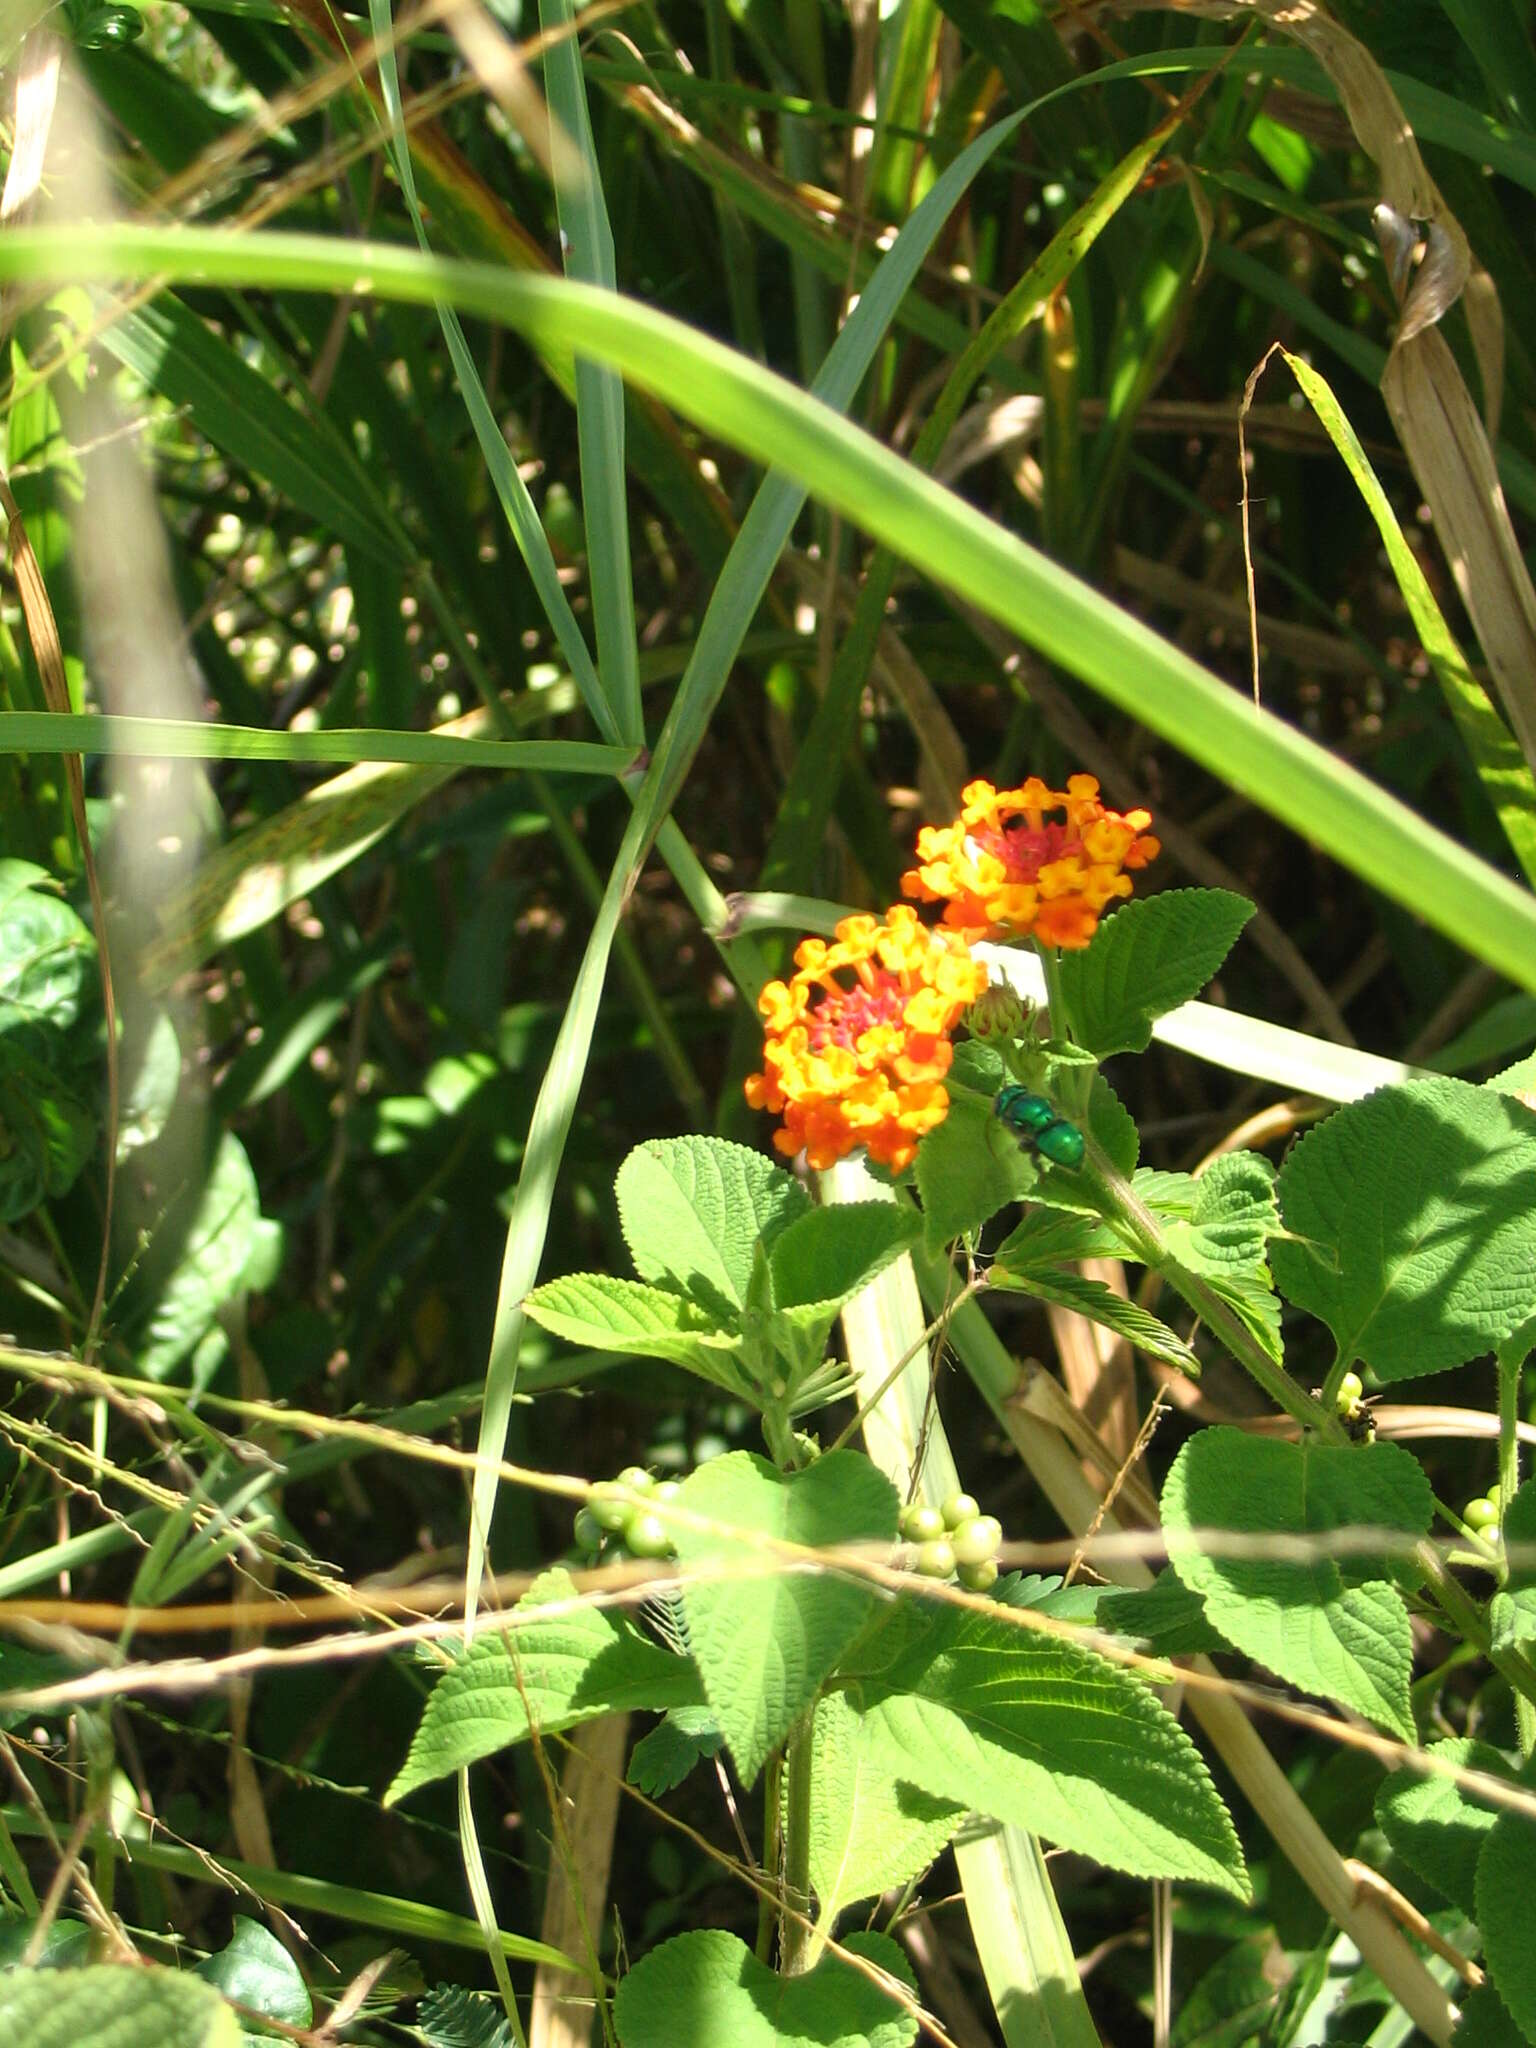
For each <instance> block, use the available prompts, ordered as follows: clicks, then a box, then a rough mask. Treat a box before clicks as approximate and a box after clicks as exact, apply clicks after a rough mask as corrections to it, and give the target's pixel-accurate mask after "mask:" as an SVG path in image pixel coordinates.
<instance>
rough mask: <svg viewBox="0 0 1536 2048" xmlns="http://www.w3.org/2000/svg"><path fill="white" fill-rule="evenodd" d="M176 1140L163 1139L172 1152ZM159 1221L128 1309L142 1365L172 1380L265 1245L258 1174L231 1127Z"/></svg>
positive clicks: (158, 1376)
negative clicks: (198, 1178)
mask: <svg viewBox="0 0 1536 2048" xmlns="http://www.w3.org/2000/svg"><path fill="white" fill-rule="evenodd" d="M177 1142H178V1140H177V1139H176V1138H175V1137H174V1136H172V1135H168V1136H167V1137H166V1138H165V1140H164V1141H163V1143H164V1144H165V1146H166V1148H167V1151H168V1152H169V1154H170V1156H171V1157H172V1158H173V1159H174V1158H175V1156H176V1155H175V1151H174V1147H175V1145H176V1144H177ZM157 1220H158V1225H159V1227H158V1229H157V1231H156V1233H155V1237H154V1240H153V1243H152V1247H151V1261H150V1264H149V1266H148V1267H147V1268H146V1269H145V1270H144V1271H143V1272H142V1273H140V1274H139V1275H136V1276H135V1280H134V1282H133V1292H132V1295H131V1297H130V1303H129V1307H128V1309H127V1315H128V1316H129V1317H130V1318H131V1319H132V1320H133V1322H134V1323H135V1325H136V1334H137V1338H138V1360H139V1368H140V1370H141V1371H142V1372H144V1373H146V1374H147V1375H148V1376H149V1378H151V1379H168V1378H169V1377H170V1376H171V1374H172V1373H173V1372H174V1371H175V1370H176V1368H177V1367H178V1366H179V1365H181V1364H182V1362H183V1361H184V1360H185V1359H186V1358H187V1357H188V1355H189V1354H190V1353H191V1352H192V1351H193V1350H194V1349H195V1348H196V1346H197V1345H198V1343H199V1341H200V1340H201V1339H202V1337H203V1336H204V1335H205V1333H206V1332H207V1330H208V1328H209V1326H210V1324H211V1323H212V1322H213V1319H214V1317H215V1316H216V1315H217V1314H218V1312H219V1310H220V1309H221V1308H222V1307H223V1306H224V1304H225V1303H226V1302H227V1301H228V1300H229V1299H230V1297H231V1296H232V1295H234V1294H236V1293H237V1292H238V1291H239V1289H240V1288H241V1286H242V1285H243V1284H245V1282H246V1273H247V1268H248V1267H249V1266H250V1264H251V1262H252V1260H253V1259H255V1258H257V1257H259V1256H261V1255H262V1254H263V1253H264V1252H265V1250H266V1249H267V1241H266V1240H265V1239H264V1238H263V1235H262V1231H261V1228H260V1226H261V1221H262V1218H261V1196H260V1194H259V1192H258V1190H257V1187H256V1176H255V1174H254V1173H253V1171H252V1170H251V1162H250V1159H249V1158H248V1156H247V1154H246V1150H245V1147H244V1146H243V1145H242V1144H241V1143H240V1140H239V1139H238V1138H237V1137H236V1136H235V1135H234V1133H233V1132H232V1131H226V1132H225V1133H224V1135H223V1137H222V1138H221V1139H220V1140H219V1143H218V1147H217V1149H216V1151H215V1152H214V1154H213V1159H212V1162H211V1164H210V1166H209V1169H208V1173H207V1177H206V1179H204V1180H203V1181H202V1182H201V1185H198V1184H197V1183H196V1182H194V1183H192V1184H191V1186H190V1187H188V1188H187V1189H185V1190H184V1191H183V1193H182V1194H181V1195H180V1196H179V1197H178V1199H177V1200H176V1201H175V1202H174V1203H172V1204H170V1205H168V1206H167V1207H166V1208H165V1210H164V1211H163V1214H162V1215H161V1217H160V1218H159V1219H157Z"/></svg>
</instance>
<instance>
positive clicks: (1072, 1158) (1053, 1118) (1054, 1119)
mask: <svg viewBox="0 0 1536 2048" xmlns="http://www.w3.org/2000/svg"><path fill="white" fill-rule="evenodd" d="M992 1108H993V1110H994V1112H995V1113H996V1115H997V1117H998V1118H999V1120H1000V1121H1001V1122H1002V1123H1005V1124H1006V1125H1007V1126H1008V1128H1009V1130H1010V1131H1012V1132H1013V1134H1014V1136H1015V1137H1016V1138H1017V1139H1018V1141H1019V1144H1020V1146H1021V1148H1022V1149H1023V1150H1024V1151H1026V1152H1039V1153H1041V1154H1042V1156H1043V1157H1045V1158H1046V1159H1049V1160H1050V1161H1051V1163H1052V1165H1053V1166H1070V1167H1078V1166H1081V1165H1082V1163H1083V1152H1084V1145H1083V1134H1082V1132H1081V1131H1080V1130H1079V1129H1078V1128H1077V1125H1076V1124H1072V1123H1068V1122H1067V1120H1066V1118H1065V1117H1061V1116H1058V1115H1057V1114H1056V1112H1055V1110H1054V1109H1053V1108H1052V1107H1051V1105H1050V1103H1049V1102H1047V1101H1046V1099H1045V1097H1044V1096H1043V1095H1036V1094H1034V1093H1033V1091H1032V1090H1030V1089H1028V1088H1026V1087H1024V1086H1023V1085H1022V1084H1021V1083H1020V1082H1018V1081H1010V1082H1009V1083H1008V1085H1007V1087H1006V1088H1000V1089H999V1090H998V1093H997V1100H996V1101H995V1102H994V1103H993V1105H992Z"/></svg>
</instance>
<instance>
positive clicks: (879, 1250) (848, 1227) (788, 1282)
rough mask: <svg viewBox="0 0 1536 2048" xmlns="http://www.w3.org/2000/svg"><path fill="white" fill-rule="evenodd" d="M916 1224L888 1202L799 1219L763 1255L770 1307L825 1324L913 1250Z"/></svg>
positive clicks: (838, 1207) (841, 1206) (845, 1205)
mask: <svg viewBox="0 0 1536 2048" xmlns="http://www.w3.org/2000/svg"><path fill="white" fill-rule="evenodd" d="M922 1228H923V1225H922V1219H921V1218H920V1217H918V1216H916V1215H914V1214H913V1212H912V1211H911V1210H910V1209H903V1208H900V1207H898V1206H897V1204H895V1203H894V1202H839V1203H837V1204H835V1205H834V1206H832V1207H830V1208H826V1209H813V1210H811V1212H810V1214H809V1215H806V1216H801V1217H800V1218H798V1220H797V1221H795V1222H794V1223H791V1224H790V1226H789V1227H788V1229H787V1230H785V1231H784V1232H782V1234H781V1235H780V1236H779V1237H777V1238H776V1239H775V1240H774V1244H773V1248H772V1250H771V1251H770V1252H769V1255H768V1270H769V1273H770V1274H771V1276H772V1280H773V1305H774V1308H775V1310H776V1311H777V1312H778V1313H780V1314H784V1313H788V1314H790V1315H792V1316H793V1317H795V1318H796V1319H797V1320H798V1321H800V1322H802V1323H808V1322H810V1321H812V1320H815V1319H819V1318H821V1317H825V1318H826V1321H827V1325H828V1327H829V1328H830V1326H831V1320H832V1318H833V1316H835V1315H836V1313H837V1311H838V1310H839V1309H840V1308H841V1307H842V1305H843V1303H844V1302H845V1301H850V1300H852V1298H853V1296H854V1295H855V1294H857V1293H858V1292H859V1291H860V1289H861V1288H863V1287H866V1286H868V1284H869V1282H870V1281H871V1280H873V1279H874V1278H875V1277H876V1275H877V1274H879V1273H883V1272H884V1271H885V1268H886V1267H887V1266H888V1265H889V1264H890V1263H891V1261H892V1260H893V1259H896V1258H899V1257H900V1256H901V1254H902V1253H903V1252H904V1251H905V1250H906V1249H907V1248H908V1246H909V1245H911V1244H914V1243H915V1242H916V1240H917V1238H918V1237H919V1236H920V1234H921V1232H922Z"/></svg>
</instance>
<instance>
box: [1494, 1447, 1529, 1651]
mask: <svg viewBox="0 0 1536 2048" xmlns="http://www.w3.org/2000/svg"><path fill="white" fill-rule="evenodd" d="M1500 1533H1501V1534H1502V1536H1503V1538H1504V1543H1505V1545H1506V1547H1507V1549H1508V1551H1509V1555H1510V1563H1509V1576H1508V1577H1507V1578H1506V1579H1505V1581H1504V1584H1503V1585H1502V1586H1501V1587H1500V1588H1499V1590H1498V1591H1497V1592H1496V1593H1495V1594H1494V1596H1493V1598H1492V1600H1490V1601H1489V1603H1488V1626H1489V1629H1490V1631H1491V1632H1492V1636H1493V1647H1494V1649H1495V1650H1499V1651H1503V1650H1511V1649H1513V1648H1514V1647H1515V1646H1516V1644H1519V1643H1529V1642H1536V1561H1533V1560H1536V1479H1527V1481H1526V1482H1525V1484H1524V1486H1522V1487H1521V1488H1520V1491H1519V1492H1518V1493H1517V1494H1516V1495H1515V1497H1514V1499H1513V1500H1512V1501H1510V1503H1509V1505H1508V1506H1507V1507H1506V1508H1505V1510H1504V1514H1503V1519H1502V1527H1501V1532H1500Z"/></svg>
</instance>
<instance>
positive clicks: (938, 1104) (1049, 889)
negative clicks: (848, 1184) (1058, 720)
mask: <svg viewBox="0 0 1536 2048" xmlns="http://www.w3.org/2000/svg"><path fill="white" fill-rule="evenodd" d="M963 802H964V806H965V807H964V809H963V810H962V812H961V814H960V816H959V817H958V818H957V819H956V820H955V821H954V823H953V824H951V825H925V826H924V827H923V829H922V831H921V832H920V833H919V834H918V839H917V859H918V865H917V866H916V868H914V869H913V870H912V871H911V873H909V874H907V875H905V876H904V877H903V878H902V888H903V890H904V891H905V893H906V894H907V895H909V896H915V897H917V898H918V899H919V900H920V901H921V902H924V903H942V904H943V905H944V909H943V911H942V913H941V917H940V922H939V924H938V926H937V927H934V926H929V925H925V924H923V923H922V922H921V920H920V919H919V917H918V914H917V912H916V911H915V910H914V909H913V908H912V906H911V905H910V904H907V903H898V904H895V905H893V907H892V908H891V909H890V910H888V911H887V912H886V914H885V918H884V921H883V922H878V921H877V920H876V919H875V918H873V917H868V916H859V917H845V918H844V919H843V921H842V923H841V924H839V925H838V927H837V935H836V939H835V940H834V942H833V943H832V944H831V945H828V944H827V942H826V941H825V940H824V939H805V940H803V941H802V942H801V944H800V946H799V947H798V949H797V950H796V953H795V969H796V971H795V973H794V975H793V976H792V977H791V979H790V980H789V981H788V982H787V983H786V982H782V981H771V982H769V984H768V986H767V987H766V988H765V989H764V990H763V992H762V994H761V996H760V997H759V998H758V1008H759V1009H760V1010H761V1012H762V1014H763V1019H764V1033H763V1069H762V1072H761V1073H758V1074H753V1075H751V1076H750V1077H749V1078H748V1081H747V1084H746V1087H747V1100H748V1102H749V1103H751V1105H752V1107H753V1108H754V1109H765V1110H768V1111H770V1112H771V1113H772V1114H773V1115H774V1116H778V1117H782V1118H783V1122H782V1124H781V1125H780V1128H779V1129H778V1130H777V1131H775V1132H774V1134H773V1142H774V1144H775V1146H776V1147H777V1148H778V1150H779V1151H781V1152H784V1153H787V1154H790V1155H791V1156H792V1155H793V1154H795V1153H797V1152H799V1151H801V1150H802V1149H803V1150H804V1152H805V1155H806V1158H807V1159H808V1160H809V1162H810V1164H811V1165H812V1166H814V1167H826V1166H831V1165H832V1164H833V1163H834V1161H836V1160H839V1159H843V1158H845V1157H846V1156H847V1155H848V1154H849V1153H850V1152H852V1151H854V1150H856V1149H857V1147H859V1146H860V1145H862V1146H863V1147H864V1149H865V1150H866V1151H867V1152H868V1154H869V1156H870V1158H871V1159H874V1160H877V1161H878V1162H879V1163H880V1164H881V1165H883V1166H887V1167H889V1168H890V1169H891V1171H892V1172H895V1173H899V1172H900V1171H901V1170H902V1168H903V1167H905V1166H906V1165H907V1164H908V1163H909V1162H910V1160H911V1159H912V1156H913V1154H914V1153H915V1152H916V1150H917V1146H918V1141H919V1140H920V1139H921V1138H922V1137H924V1136H925V1135H926V1134H927V1133H928V1132H929V1131H931V1130H932V1129H933V1128H934V1126H935V1125H936V1124H939V1123H942V1122H943V1120H944V1117H945V1115H946V1114H947V1113H948V1110H949V1095H948V1092H947V1091H946V1089H945V1087H944V1077H945V1075H946V1074H947V1073H948V1072H949V1067H950V1062H951V1060H952V1059H953V1057H954V1046H953V1042H952V1041H953V1034H954V1032H955V1029H956V1027H957V1026H958V1024H959V1023H960V1020H961V1018H962V1017H963V1016H964V1014H965V1012H966V1010H967V1009H969V1007H970V1006H971V1004H972V1003H974V1002H975V1001H976V999H977V997H978V996H980V995H981V994H982V992H983V991H984V989H985V988H986V986H987V970H986V968H985V966H984V965H983V964H982V962H981V961H979V960H977V959H975V958H973V957H972V954H971V947H972V945H973V944H976V943H979V942H980V941H981V940H983V939H1002V940H1009V939H1021V938H1026V937H1033V938H1035V939H1037V940H1038V941H1039V942H1040V943H1041V944H1043V945H1047V946H1074V947H1075V946H1086V945H1087V943H1088V941H1089V940H1090V939H1091V938H1092V937H1093V934H1094V932H1095V931H1096V930H1097V928H1098V922H1099V915H1100V913H1101V912H1102V911H1103V910H1104V908H1105V906H1106V905H1107V904H1109V903H1111V902H1113V901H1114V899H1115V898H1116V897H1119V896H1129V895H1130V893H1131V880H1130V875H1129V873H1127V872H1126V870H1134V869H1137V868H1142V867H1145V866H1146V864H1147V862H1148V861H1149V860H1152V859H1153V858H1154V857H1155V856H1156V854H1157V852H1158V850H1159V849H1158V842H1157V840H1156V839H1154V838H1153V837H1152V836H1151V835H1150V833H1148V832H1147V830H1146V827H1147V826H1148V825H1150V824H1151V822H1152V820H1151V817H1150V815H1149V814H1148V813H1147V812H1146V811H1128V812H1126V813H1125V814H1124V815H1123V816H1122V815H1121V814H1120V813H1119V812H1118V811H1111V810H1108V809H1106V808H1105V806H1104V805H1103V804H1102V803H1100V802H1099V785H1098V783H1097V782H1095V781H1094V779H1093V777H1092V776H1091V775H1074V776H1071V777H1070V778H1069V780H1068V782H1067V787H1066V789H1065V790H1053V789H1050V788H1048V787H1047V786H1046V784H1045V783H1043V782H1041V781H1040V780H1039V779H1038V778H1037V777H1034V776H1031V777H1030V778H1029V780H1028V781H1027V782H1025V783H1024V785H1023V786H1022V788H1019V789H1005V790H997V789H994V788H993V786H992V784H991V783H990V782H972V783H970V784H968V785H967V787H966V789H965V791H964V792H963ZM1057 813H1060V814H1061V815H1060V816H1059V817H1058V816H1057V815H1055V814H1057Z"/></svg>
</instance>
